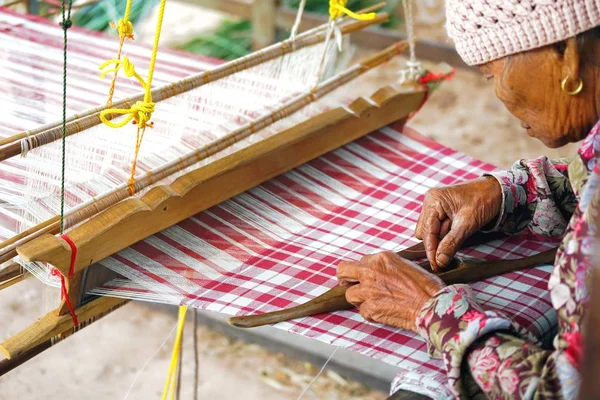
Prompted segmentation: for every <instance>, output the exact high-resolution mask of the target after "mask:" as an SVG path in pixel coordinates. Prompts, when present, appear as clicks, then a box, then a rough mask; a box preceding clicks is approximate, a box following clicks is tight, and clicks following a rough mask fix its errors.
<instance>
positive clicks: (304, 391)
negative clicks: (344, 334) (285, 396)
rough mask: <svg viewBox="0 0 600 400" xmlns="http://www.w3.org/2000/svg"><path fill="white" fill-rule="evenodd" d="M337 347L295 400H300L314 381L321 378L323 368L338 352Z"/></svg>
mask: <svg viewBox="0 0 600 400" xmlns="http://www.w3.org/2000/svg"><path fill="white" fill-rule="evenodd" d="M338 349H339V347H336V348H335V349H334V350H333V353H331V355H330V356H329V358H328V359H327V361H325V364H323V366H322V367H321V370H320V371H319V373H318V374H317V375H315V377H314V378H313V379H312V380H311V381H310V382H309V383H308V385H307V386H306V387H305V388H304V390H303V391H302V393H300V396H298V399H297V400H301V399H302V396H304V394H305V393H306V392H307V391H308V389H310V387H311V386H312V384H313V383H315V381H316V380H317V379H318V378H319V376H321V374H322V373H323V371H325V367H327V364H329V362H330V361H331V359H332V358H333V356H334V355H335V353H336V352H337V351H338Z"/></svg>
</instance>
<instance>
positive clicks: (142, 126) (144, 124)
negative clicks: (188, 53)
mask: <svg viewBox="0 0 600 400" xmlns="http://www.w3.org/2000/svg"><path fill="white" fill-rule="evenodd" d="M130 3H131V0H128V3H127V4H128V8H130V7H131V5H130ZM165 5H166V0H161V2H160V6H159V10H158V21H157V23H156V31H155V34H154V44H153V46H152V55H151V58H150V66H149V68H148V79H147V80H146V81H144V79H143V78H142V77H141V76H140V75H139V74H138V73H137V72H136V71H135V67H134V65H133V63H132V62H131V61H130V60H129V59H128V58H127V57H124V58H123V60H121V58H120V53H119V54H118V56H117V58H116V59H113V60H108V61H106V62H104V63H103V64H102V65H101V66H100V69H104V68H106V67H107V66H109V65H111V64H113V65H114V68H113V69H111V70H108V71H104V72H103V73H102V74H101V77H104V76H106V74H108V73H110V72H114V74H115V75H114V76H116V74H117V72H118V71H119V70H120V69H123V71H124V72H125V75H126V76H128V77H135V78H136V79H137V81H138V82H139V83H140V85H141V86H142V88H143V89H144V100H143V101H138V102H136V103H135V104H134V105H133V106H132V107H130V108H128V109H118V108H108V109H106V110H103V111H102V112H101V113H100V119H101V120H102V122H103V123H104V124H106V125H107V126H109V127H111V128H121V127H123V126H125V125H126V124H128V123H129V122H130V121H132V120H133V123H134V124H135V125H137V132H136V141H135V152H134V155H133V162H132V164H131V172H130V174H129V179H128V180H127V183H128V188H129V194H130V195H132V196H133V195H134V194H135V192H136V189H135V170H136V168H137V161H138V156H139V153H140V148H141V146H142V142H143V140H144V134H145V133H146V128H152V127H153V126H154V123H153V122H150V120H151V119H152V114H153V113H154V102H152V92H151V90H152V78H153V77H154V69H155V66H156V57H157V55H158V43H159V41H160V34H161V32H162V25H163V19H164V15H165ZM125 13H126V15H125V16H124V17H123V19H122V20H120V21H119V26H118V29H119V34H121V33H123V35H125V34H128V33H130V29H129V28H130V26H131V22H129V21H128V18H129V16H128V14H127V9H126V11H125ZM131 29H133V28H132V27H131ZM131 32H132V31H131ZM121 41H123V38H121ZM113 79H114V78H113ZM115 114H116V115H126V118H125V119H124V120H122V121H120V122H116V123H115V122H111V121H110V118H109V116H110V117H111V118H112V116H113V115H115Z"/></svg>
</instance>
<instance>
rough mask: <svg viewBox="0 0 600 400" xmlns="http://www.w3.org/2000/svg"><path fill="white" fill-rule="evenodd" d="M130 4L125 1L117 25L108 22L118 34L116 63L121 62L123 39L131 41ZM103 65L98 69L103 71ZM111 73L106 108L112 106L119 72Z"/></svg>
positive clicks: (129, 1)
mask: <svg viewBox="0 0 600 400" xmlns="http://www.w3.org/2000/svg"><path fill="white" fill-rule="evenodd" d="M132 2H133V0H128V1H127V3H126V5H125V14H124V15H123V18H122V19H120V20H119V21H118V23H116V24H115V23H114V22H113V21H111V22H110V26H111V27H112V28H114V29H116V30H117V32H118V33H119V50H118V51H117V59H116V60H114V61H117V62H119V61H120V60H121V53H122V52H123V44H124V43H125V39H129V40H133V24H132V23H131V21H130V20H129V16H130V15H131V4H132ZM111 61H113V60H111ZM105 64H106V63H105ZM105 64H102V65H101V66H100V69H103V68H104V67H105ZM113 71H114V75H113V78H112V82H111V83H110V88H109V90H108V100H107V101H106V106H107V107H108V108H110V106H112V100H113V95H114V93H115V84H116V82H117V74H118V72H119V71H118V69H114V70H113ZM104 75H106V74H104ZM103 77H104V76H103Z"/></svg>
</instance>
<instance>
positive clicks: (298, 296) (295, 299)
mask: <svg viewBox="0 0 600 400" xmlns="http://www.w3.org/2000/svg"><path fill="white" fill-rule="evenodd" d="M401 131H402V126H400V125H396V126H391V127H387V128H383V129H381V130H379V131H377V132H373V133H372V134H370V135H369V136H367V137H365V138H363V139H360V140H358V141H356V142H354V143H352V144H349V145H347V146H344V147H342V148H340V149H338V150H336V151H333V152H331V153H328V154H326V155H324V156H323V157H320V158H318V159H316V160H314V161H312V162H309V163H307V164H305V165H303V166H301V167H299V168H296V169H295V170H292V171H290V172H288V173H286V174H283V175H281V176H279V177H277V178H275V179H272V180H270V181H268V182H267V183H265V184H263V185H260V186H257V187H256V188H254V189H252V190H249V191H248V192H246V193H244V194H242V195H239V196H236V197H235V198H233V199H231V200H228V201H226V202H223V203H222V204H220V205H218V206H216V207H213V208H211V209H209V210H207V211H205V212H202V213H200V214H198V215H196V216H194V217H192V218H190V219H188V220H186V221H184V222H182V223H180V224H177V225H175V226H173V227H172V228H169V229H167V230H165V231H163V232H161V233H159V234H157V235H154V236H152V237H150V238H148V239H146V240H145V241H143V242H141V243H138V244H136V245H134V246H132V247H131V248H128V249H127V250H124V251H122V252H120V253H119V254H117V255H115V256H113V257H110V258H108V259H106V260H103V261H102V262H101V264H103V265H105V266H107V267H108V268H110V269H113V270H115V271H117V272H119V273H121V274H122V275H123V276H125V277H126V278H128V279H130V280H131V281H126V280H118V281H114V282H111V283H110V284H109V285H107V286H105V287H104V288H101V289H99V290H98V291H97V293H105V290H108V291H109V292H110V293H112V294H117V295H119V296H124V297H131V298H134V299H136V298H138V299H150V300H155V301H160V302H168V303H173V304H187V305H190V306H192V307H195V308H199V309H204V310H209V311H214V312H219V313H224V314H228V315H243V314H254V313H262V312H268V311H273V310H277V309H281V308H284V307H290V306H294V305H298V304H301V303H304V302H306V301H308V300H310V299H312V298H314V297H316V296H318V295H320V294H322V293H323V292H325V291H326V290H327V289H328V288H331V287H332V286H334V285H335V284H336V279H335V266H336V265H337V264H338V263H339V262H340V261H341V260H344V259H358V258H359V257H361V256H363V255H365V254H370V253H374V252H378V251H381V250H394V249H401V248H404V247H407V246H409V245H412V244H414V243H415V240H414V239H413V238H412V237H413V229H414V226H415V224H416V220H417V216H418V214H419V209H420V204H421V201H422V200H423V195H424V193H425V192H426V191H427V189H429V188H431V187H434V186H437V185H440V184H453V183H457V182H460V181H463V180H466V179H472V178H475V177H477V176H479V175H481V174H482V173H483V172H485V171H491V170H493V169H494V167H493V166H491V165H489V164H485V163H482V162H480V161H477V160H474V159H472V158H471V157H468V156H466V155H464V154H461V153H458V152H456V151H453V150H451V149H448V148H447V147H444V146H441V145H439V144H437V143H435V142H433V141H431V140H428V139H426V138H424V137H422V136H420V135H418V134H417V133H415V132H413V131H411V130H409V129H404V130H403V131H402V133H401ZM548 248H550V245H549V244H548V243H542V242H538V241H535V240H533V239H527V238H511V239H509V240H503V241H496V242H493V243H489V244H487V245H484V246H479V247H477V248H475V249H471V250H468V251H465V254H467V255H469V256H472V257H478V258H487V259H504V258H518V257H523V256H528V255H532V254H534V253H536V252H539V251H542V250H547V249H548ZM549 273H550V266H546V267H539V268H531V269H528V270H525V271H522V272H515V273H510V274H506V275H504V276H500V277H496V278H493V279H488V280H486V281H485V282H479V283H476V284H474V285H473V287H474V289H475V292H476V293H477V295H478V298H479V299H480V300H481V302H482V304H483V305H484V306H486V307H494V308H498V309H500V310H502V311H504V312H506V313H507V314H509V315H511V316H513V317H514V318H515V320H516V321H518V322H519V323H521V324H522V325H523V326H525V327H527V328H529V329H530V330H531V331H532V332H534V333H535V334H536V335H538V336H540V337H542V336H546V335H550V334H551V331H552V327H553V325H555V324H556V318H555V314H554V311H553V309H552V307H551V304H550V301H549V298H548V296H547V291H546V286H547V280H548V278H549ZM133 282H135V283H133ZM276 327H277V328H280V329H283V330H286V331H288V332H293V333H297V334H301V335H303V336H307V337H311V338H314V339H317V340H320V341H323V342H325V343H329V344H332V345H334V346H339V347H343V348H346V349H350V350H352V351H356V352H359V353H361V354H364V355H367V356H370V357H374V358H377V359H381V360H382V361H384V362H387V363H390V364H392V365H396V366H398V367H399V369H400V371H401V375H402V379H401V381H399V382H400V383H401V384H402V386H401V387H403V388H405V389H410V390H413V391H420V392H422V393H425V394H429V395H431V396H434V397H437V396H440V395H449V393H448V392H447V390H446V389H445V386H444V382H445V376H444V373H443V369H442V365H441V363H440V362H438V361H437V360H432V359H430V357H429V355H428V354H427V350H426V346H425V343H424V341H423V340H422V339H420V338H419V337H417V336H416V335H414V334H412V333H408V332H405V331H402V330H399V329H394V328H391V327H388V326H382V325H376V324H371V323H367V322H364V321H363V319H362V318H361V317H360V315H359V314H358V313H357V312H356V311H344V312H336V313H332V314H328V315H320V316H315V317H308V318H303V319H301V320H297V321H290V322H284V323H280V324H277V325H276Z"/></svg>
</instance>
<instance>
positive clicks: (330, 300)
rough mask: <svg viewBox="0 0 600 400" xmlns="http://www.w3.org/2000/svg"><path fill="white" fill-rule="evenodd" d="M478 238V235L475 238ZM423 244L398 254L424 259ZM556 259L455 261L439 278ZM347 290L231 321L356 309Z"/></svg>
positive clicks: (487, 274)
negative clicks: (452, 267)
mask: <svg viewBox="0 0 600 400" xmlns="http://www.w3.org/2000/svg"><path fill="white" fill-rule="evenodd" d="M476 236H478V235H476ZM422 250H423V246H422V244H421V243H420V244H418V245H416V246H413V247H411V248H409V249H406V250H404V251H400V252H398V255H399V256H400V257H403V258H407V259H408V258H411V259H415V257H416V258H420V257H417V256H419V255H420V256H421V257H425V252H424V251H422ZM555 257H556V249H553V250H548V251H545V252H543V253H539V254H536V255H534V256H531V257H524V258H520V259H516V260H500V261H485V260H469V261H464V260H461V259H460V258H458V257H457V258H456V260H457V263H456V264H455V269H453V270H450V271H446V272H441V273H438V274H437V275H438V276H439V277H440V278H441V279H442V280H443V281H444V283H446V284H447V285H453V284H456V283H471V282H476V281H480V280H483V279H487V278H491V277H493V276H497V275H501V274H505V273H508V272H512V271H518V270H520V269H523V268H527V267H533V266H536V265H541V264H545V263H550V262H552V261H553V260H554V258H555ZM346 290H347V287H341V286H335V287H333V288H332V289H330V290H329V291H327V292H325V293H324V294H322V295H321V296H319V297H316V298H315V299H313V300H311V301H308V302H307V303H305V304H302V305H299V306H296V307H292V308H289V309H285V310H280V311H274V312H269V313H264V314H257V315H246V316H240V317H232V318H229V320H228V322H229V323H230V324H231V325H233V326H235V327H238V328H254V327H257V326H263V325H269V324H275V323H278V322H283V321H289V320H292V319H296V318H302V317H308V316H311V315H316V314H322V313H327V312H333V311H341V310H349V309H351V308H354V306H353V305H352V304H350V303H348V301H347V300H346Z"/></svg>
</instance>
